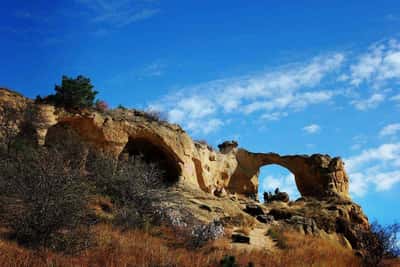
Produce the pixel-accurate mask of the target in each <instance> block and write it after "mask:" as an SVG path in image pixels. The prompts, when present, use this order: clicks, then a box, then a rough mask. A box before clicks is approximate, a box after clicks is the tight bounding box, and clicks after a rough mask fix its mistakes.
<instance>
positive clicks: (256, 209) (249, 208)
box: [243, 204, 265, 217]
mask: <svg viewBox="0 0 400 267" xmlns="http://www.w3.org/2000/svg"><path fill="white" fill-rule="evenodd" d="M243 211H244V212H246V213H248V214H250V215H251V216H253V217H256V216H257V215H264V214H265V213H264V211H263V209H262V208H261V207H260V206H259V205H256V204H247V205H246V208H245V209H244V210H243Z"/></svg>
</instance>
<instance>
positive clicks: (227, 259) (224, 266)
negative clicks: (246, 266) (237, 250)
mask: <svg viewBox="0 0 400 267" xmlns="http://www.w3.org/2000/svg"><path fill="white" fill-rule="evenodd" d="M235 262H236V259H235V256H228V255H226V256H224V258H223V259H222V260H221V261H220V266H221V267H237V266H239V265H237V264H236V263H235Z"/></svg>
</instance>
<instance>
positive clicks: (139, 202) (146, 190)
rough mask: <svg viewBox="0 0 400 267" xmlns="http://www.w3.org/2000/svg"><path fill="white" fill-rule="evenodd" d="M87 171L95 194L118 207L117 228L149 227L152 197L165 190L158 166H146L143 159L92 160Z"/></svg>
mask: <svg viewBox="0 0 400 267" xmlns="http://www.w3.org/2000/svg"><path fill="white" fill-rule="evenodd" d="M87 169H88V171H89V172H90V176H91V180H92V182H93V183H94V186H95V188H96V193H100V194H102V195H106V196H109V197H110V198H111V199H112V201H113V202H114V203H115V204H116V205H117V207H118V211H117V216H116V218H115V223H116V224H117V225H119V226H124V227H125V228H135V227H140V226H143V225H144V224H146V223H147V221H148V219H147V218H146V216H147V215H148V214H150V213H151V212H152V211H151V202H152V197H153V195H154V194H156V192H155V191H157V189H158V188H160V187H161V186H162V180H163V179H162V176H163V175H164V173H163V171H161V170H160V169H159V167H158V166H157V164H155V163H146V162H145V161H144V160H143V159H142V158H141V157H130V158H128V159H127V160H118V159H113V158H110V157H107V156H93V158H91V159H90V160H89V161H88V164H87Z"/></svg>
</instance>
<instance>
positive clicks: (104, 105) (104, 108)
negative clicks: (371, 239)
mask: <svg viewBox="0 0 400 267" xmlns="http://www.w3.org/2000/svg"><path fill="white" fill-rule="evenodd" d="M94 106H95V108H96V109H97V110H98V111H100V112H105V111H107V110H108V104H107V103H106V102H105V101H103V100H96V103H95V104H94Z"/></svg>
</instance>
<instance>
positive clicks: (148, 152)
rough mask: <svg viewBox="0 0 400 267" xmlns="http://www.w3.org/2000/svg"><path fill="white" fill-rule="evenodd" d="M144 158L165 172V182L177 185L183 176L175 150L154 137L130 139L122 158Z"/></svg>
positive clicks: (132, 137)
mask: <svg viewBox="0 0 400 267" xmlns="http://www.w3.org/2000/svg"><path fill="white" fill-rule="evenodd" d="M126 156H133V157H142V158H143V160H144V161H145V162H147V163H155V164H157V165H158V167H159V168H160V169H161V170H162V171H163V172H164V174H163V175H164V182H166V184H168V185H172V184H175V183H177V182H178V181H179V180H180V177H181V175H182V168H181V166H180V164H179V162H180V161H179V159H178V157H177V155H176V154H175V153H174V152H173V150H172V149H171V148H170V147H168V145H167V144H165V143H164V142H163V141H162V140H161V139H157V138H155V137H154V136H149V135H138V136H131V137H129V138H128V142H127V143H126V145H125V147H124V149H123V150H122V152H121V157H126Z"/></svg>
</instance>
